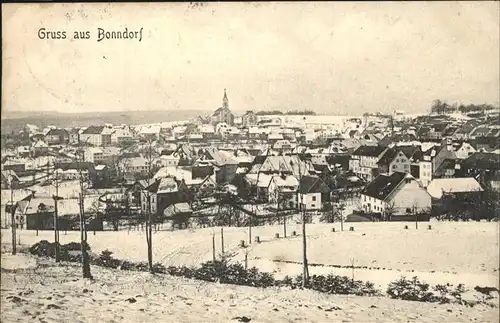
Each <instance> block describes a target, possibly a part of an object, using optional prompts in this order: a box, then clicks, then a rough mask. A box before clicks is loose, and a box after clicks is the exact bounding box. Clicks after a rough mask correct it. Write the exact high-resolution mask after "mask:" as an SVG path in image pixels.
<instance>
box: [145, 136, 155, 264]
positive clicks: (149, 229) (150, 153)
mask: <svg viewBox="0 0 500 323" xmlns="http://www.w3.org/2000/svg"><path fill="white" fill-rule="evenodd" d="M153 143H154V142H153V140H152V138H149V137H148V139H147V141H146V145H145V149H144V153H143V157H144V158H145V159H146V165H147V168H148V183H149V179H150V178H152V177H153V171H154V163H155V162H156V160H157V158H158V153H157V151H156V150H155V149H154V146H153ZM145 195H146V199H147V201H146V203H147V212H146V245H147V250H148V269H149V272H150V273H151V274H153V273H154V269H153V218H152V213H151V197H152V196H153V194H152V192H151V191H150V190H149V187H147V188H146V189H145Z"/></svg>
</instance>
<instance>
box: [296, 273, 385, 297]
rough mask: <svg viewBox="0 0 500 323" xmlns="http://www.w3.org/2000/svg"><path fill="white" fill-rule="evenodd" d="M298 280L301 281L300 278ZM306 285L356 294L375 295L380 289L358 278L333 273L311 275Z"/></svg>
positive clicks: (330, 291) (335, 291) (333, 292)
mask: <svg viewBox="0 0 500 323" xmlns="http://www.w3.org/2000/svg"><path fill="white" fill-rule="evenodd" d="M300 280H301V282H302V279H300ZM307 287H308V288H310V289H313V290H316V291H319V292H323V293H328V294H343V295H358V296H375V295H379V294H380V291H379V290H377V289H376V288H375V285H374V284H373V283H371V282H366V283H365V282H363V281H360V280H353V279H351V278H349V277H347V276H338V275H333V274H329V275H327V276H323V275H313V276H311V277H310V279H309V283H308V286H307Z"/></svg>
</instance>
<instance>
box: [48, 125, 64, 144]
mask: <svg viewBox="0 0 500 323" xmlns="http://www.w3.org/2000/svg"><path fill="white" fill-rule="evenodd" d="M45 142H46V143H47V144H49V145H59V144H65V143H68V142H69V133H68V131H67V130H65V129H50V130H49V132H47V134H46V135H45Z"/></svg>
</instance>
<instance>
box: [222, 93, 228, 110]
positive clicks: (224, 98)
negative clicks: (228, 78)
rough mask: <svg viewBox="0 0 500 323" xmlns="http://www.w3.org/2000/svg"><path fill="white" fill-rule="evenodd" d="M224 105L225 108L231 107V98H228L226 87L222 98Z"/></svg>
mask: <svg viewBox="0 0 500 323" xmlns="http://www.w3.org/2000/svg"><path fill="white" fill-rule="evenodd" d="M222 107H223V108H224V109H227V108H229V100H228V99H227V93H226V89H224V97H223V98H222Z"/></svg>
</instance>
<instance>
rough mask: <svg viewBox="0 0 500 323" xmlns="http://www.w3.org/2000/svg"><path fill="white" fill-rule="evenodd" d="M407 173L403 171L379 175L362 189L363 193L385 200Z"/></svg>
mask: <svg viewBox="0 0 500 323" xmlns="http://www.w3.org/2000/svg"><path fill="white" fill-rule="evenodd" d="M407 175H408V174H406V173H401V172H394V173H392V175H390V176H387V175H379V176H377V177H375V179H374V180H373V181H371V182H370V183H369V184H368V185H367V186H366V187H365V188H364V189H363V190H362V191H361V194H363V195H366V196H370V197H373V198H376V199H378V200H382V201H384V200H385V199H386V198H387V197H388V196H389V195H390V194H391V193H392V192H393V191H394V190H395V189H396V187H398V186H399V184H400V183H401V182H402V181H403V180H404V179H405V177H406V176H407Z"/></svg>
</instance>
